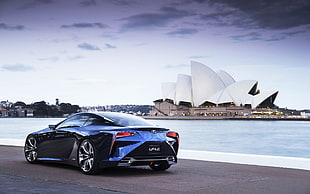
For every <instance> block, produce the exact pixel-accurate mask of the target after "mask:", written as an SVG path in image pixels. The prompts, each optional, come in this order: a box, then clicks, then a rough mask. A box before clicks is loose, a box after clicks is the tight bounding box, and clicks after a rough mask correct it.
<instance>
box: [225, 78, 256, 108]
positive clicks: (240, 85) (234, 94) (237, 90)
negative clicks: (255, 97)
mask: <svg viewBox="0 0 310 194" xmlns="http://www.w3.org/2000/svg"><path fill="white" fill-rule="evenodd" d="M256 84H257V81H256V80H243V81H239V82H236V83H234V84H231V85H230V86H228V87H227V88H226V89H225V90H226V92H228V93H229V94H230V96H231V98H232V100H233V102H234V104H235V105H236V106H241V105H244V102H245V101H246V100H247V98H248V95H249V92H250V91H251V89H252V88H253V87H254V86H255V85H256Z"/></svg>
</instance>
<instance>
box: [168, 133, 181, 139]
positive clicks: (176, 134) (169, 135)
mask: <svg viewBox="0 0 310 194" xmlns="http://www.w3.org/2000/svg"><path fill="white" fill-rule="evenodd" d="M166 136H167V137H177V138H178V137H179V134H178V133H176V132H168V133H167V134H166Z"/></svg>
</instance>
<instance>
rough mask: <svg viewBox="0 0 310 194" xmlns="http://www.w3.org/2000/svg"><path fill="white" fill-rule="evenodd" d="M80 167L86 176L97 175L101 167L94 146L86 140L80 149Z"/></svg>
mask: <svg viewBox="0 0 310 194" xmlns="http://www.w3.org/2000/svg"><path fill="white" fill-rule="evenodd" d="M78 159H79V161H78V162H79V167H80V168H81V170H82V171H83V172H84V173H85V174H97V173H98V171H99V166H98V162H97V152H96V149H95V146H94V144H93V143H92V142H91V141H90V140H88V139H85V140H83V141H82V143H81V144H80V146H79V149H78Z"/></svg>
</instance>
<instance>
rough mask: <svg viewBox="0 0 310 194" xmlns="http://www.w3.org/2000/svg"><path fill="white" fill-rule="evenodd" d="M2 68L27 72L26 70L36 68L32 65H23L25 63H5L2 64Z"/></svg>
mask: <svg viewBox="0 0 310 194" xmlns="http://www.w3.org/2000/svg"><path fill="white" fill-rule="evenodd" d="M1 68H2V69H4V70H5V71H11V72H25V71H31V70H33V69H34V68H33V67H31V66H27V65H23V64H15V65H3V66H1Z"/></svg>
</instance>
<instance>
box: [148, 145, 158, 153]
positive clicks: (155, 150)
mask: <svg viewBox="0 0 310 194" xmlns="http://www.w3.org/2000/svg"><path fill="white" fill-rule="evenodd" d="M149 152H160V145H149Z"/></svg>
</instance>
